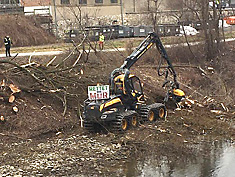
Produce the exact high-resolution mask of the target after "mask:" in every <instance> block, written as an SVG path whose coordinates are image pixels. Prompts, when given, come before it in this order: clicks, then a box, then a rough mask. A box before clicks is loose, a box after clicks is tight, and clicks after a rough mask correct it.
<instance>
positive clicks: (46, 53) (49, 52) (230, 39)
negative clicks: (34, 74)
mask: <svg viewBox="0 0 235 177" xmlns="http://www.w3.org/2000/svg"><path fill="white" fill-rule="evenodd" d="M225 41H226V42H231V41H235V38H229V39H226V40H225ZM201 43H202V42H191V43H190V45H198V44H201ZM179 45H181V46H187V43H181V44H167V45H164V46H165V48H171V47H176V46H179ZM125 50H126V49H125V48H116V49H105V50H103V52H115V51H125ZM63 52H64V51H45V52H27V53H18V56H40V55H41V56H42V55H43V56H47V55H48V56H49V55H59V54H62V53H63ZM16 54H17V53H12V54H11V55H12V56H15V55H16ZM5 57H6V54H0V58H5Z"/></svg>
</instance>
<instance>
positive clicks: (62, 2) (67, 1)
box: [61, 0, 70, 4]
mask: <svg viewBox="0 0 235 177" xmlns="http://www.w3.org/2000/svg"><path fill="white" fill-rule="evenodd" d="M61 4H70V0H61Z"/></svg>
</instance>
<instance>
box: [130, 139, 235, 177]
mask: <svg viewBox="0 0 235 177" xmlns="http://www.w3.org/2000/svg"><path fill="white" fill-rule="evenodd" d="M198 148H202V150H205V151H207V152H209V153H208V155H207V156H206V157H204V156H200V155H199V156H196V157H195V156H194V155H192V157H185V158H184V159H181V157H179V159H178V161H177V162H176V163H172V161H171V160H170V159H169V158H167V157H163V158H162V160H161V161H160V162H159V160H156V159H154V158H152V157H147V158H146V159H148V160H145V161H136V160H133V161H131V162H130V163H128V164H127V166H126V176H138V177H142V176H143V177H145V176H146V177H235V144H234V143H231V142H214V143H212V144H210V145H208V144H204V145H202V144H201V145H198Z"/></svg>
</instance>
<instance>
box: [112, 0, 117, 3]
mask: <svg viewBox="0 0 235 177" xmlns="http://www.w3.org/2000/svg"><path fill="white" fill-rule="evenodd" d="M110 1H111V3H118V0H110Z"/></svg>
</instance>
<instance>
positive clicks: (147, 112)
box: [140, 103, 167, 122]
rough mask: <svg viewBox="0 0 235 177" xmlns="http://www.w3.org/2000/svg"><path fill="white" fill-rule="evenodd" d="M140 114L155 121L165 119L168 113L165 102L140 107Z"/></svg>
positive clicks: (143, 118)
mask: <svg viewBox="0 0 235 177" xmlns="http://www.w3.org/2000/svg"><path fill="white" fill-rule="evenodd" d="M140 115H141V118H142V120H143V122H145V121H149V122H155V121H156V120H157V119H159V118H160V119H165V118H166V115H167V111H166V107H165V105H164V104H161V103H155V104H152V105H148V106H144V107H143V108H141V109H140Z"/></svg>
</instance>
